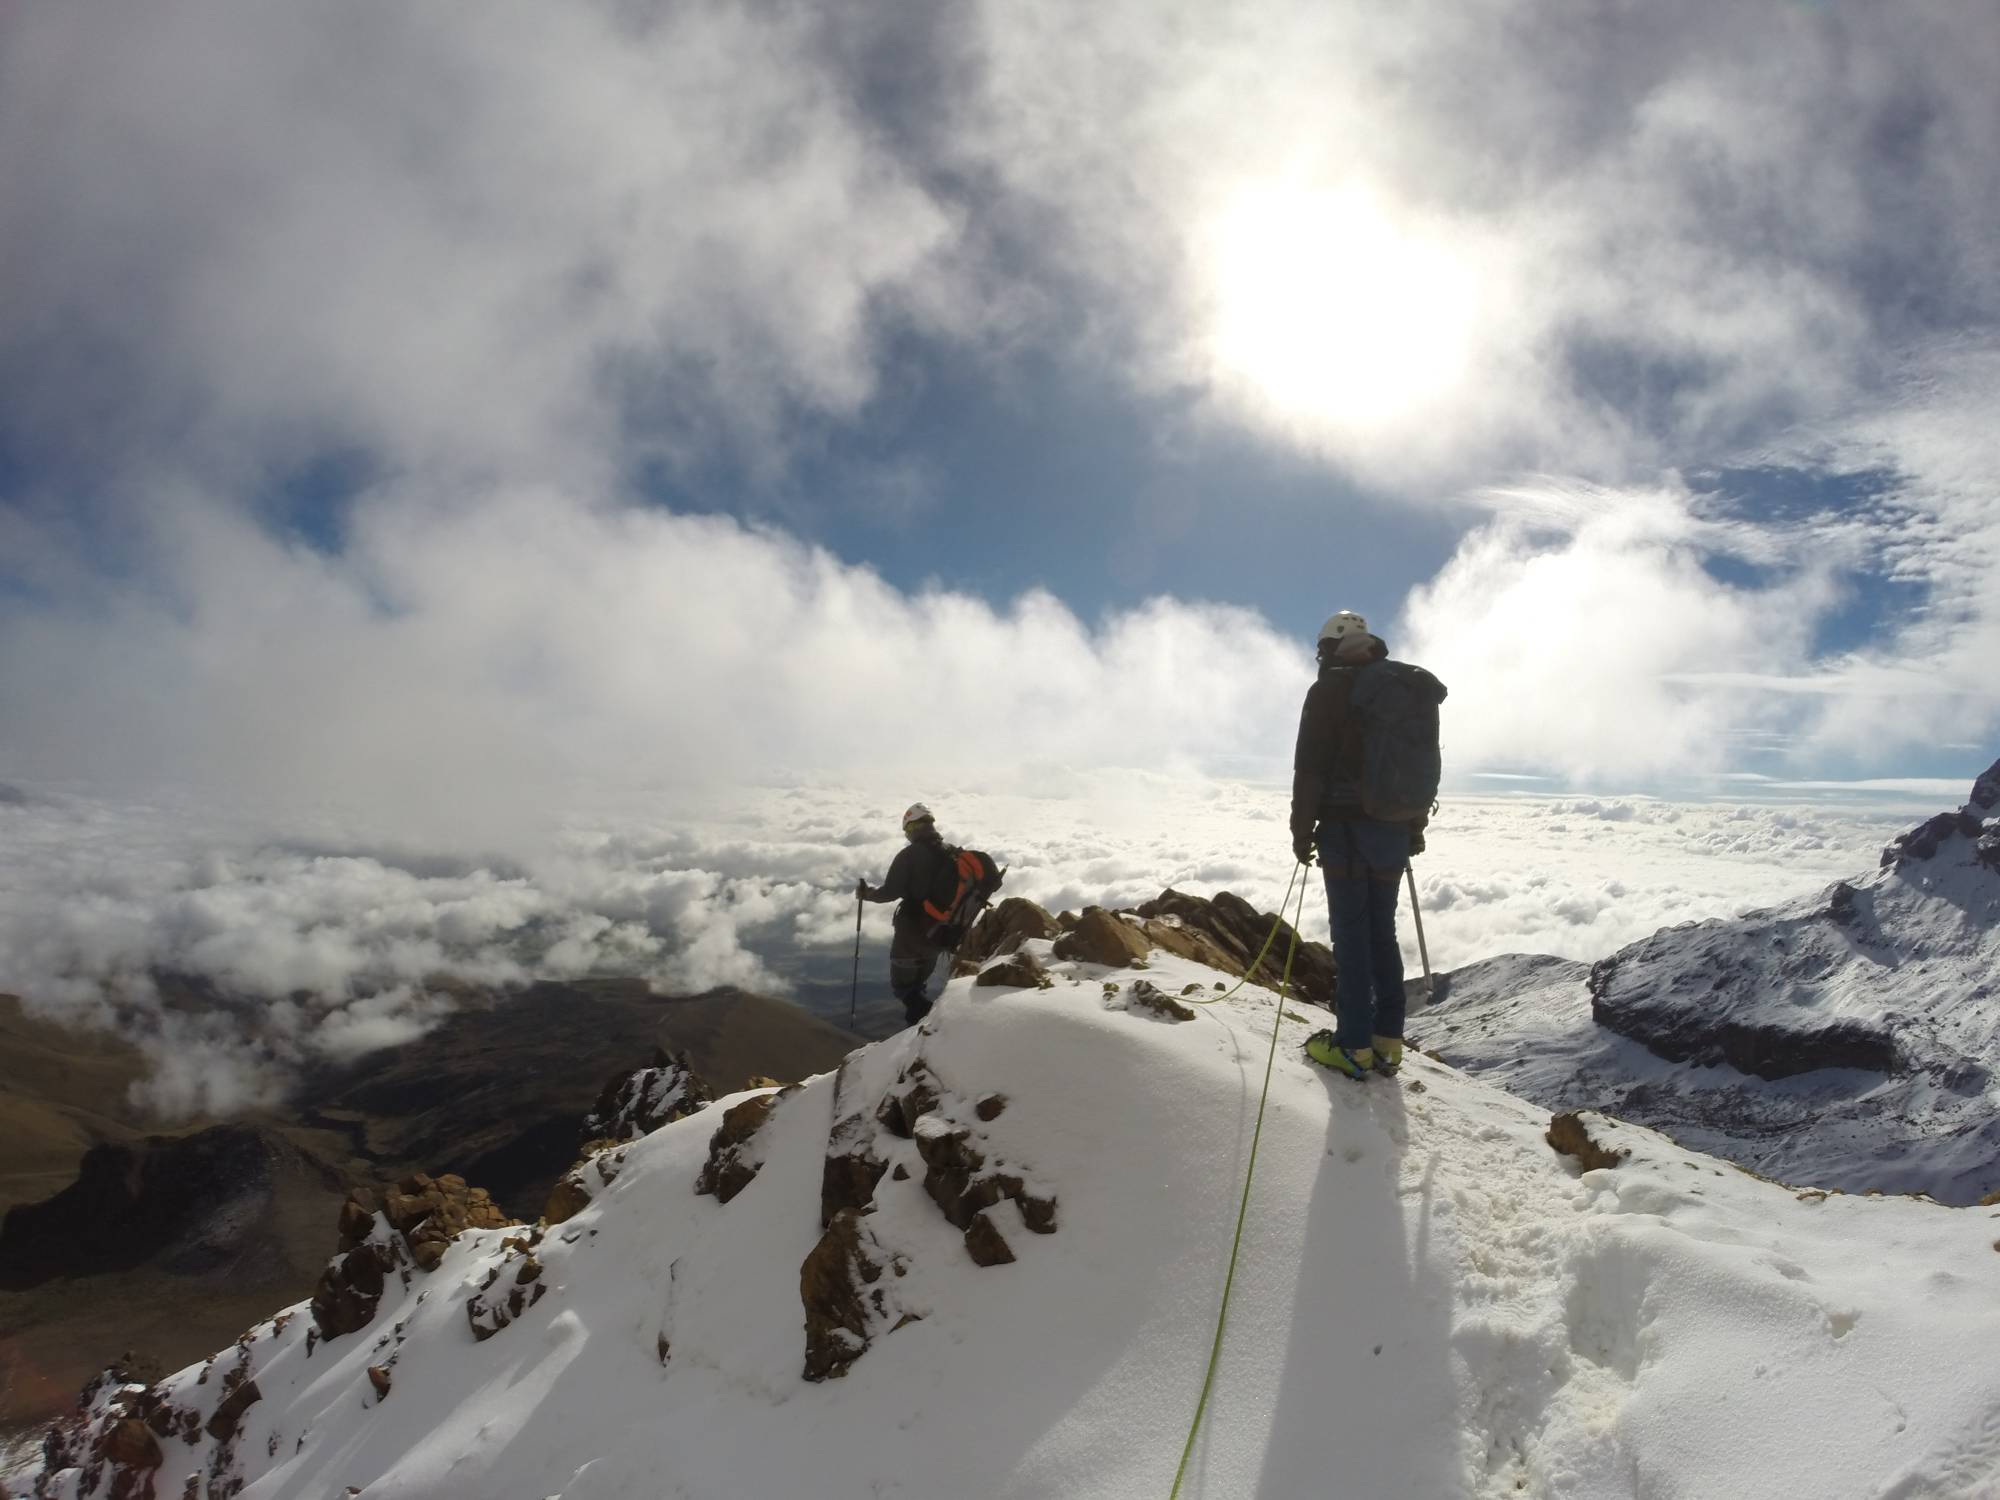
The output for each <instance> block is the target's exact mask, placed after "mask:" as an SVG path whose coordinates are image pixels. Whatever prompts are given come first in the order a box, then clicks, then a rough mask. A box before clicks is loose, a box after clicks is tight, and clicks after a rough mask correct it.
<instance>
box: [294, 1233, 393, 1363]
mask: <svg viewBox="0 0 2000 1500" xmlns="http://www.w3.org/2000/svg"><path fill="white" fill-rule="evenodd" d="M402 1263H403V1260H402V1252H401V1250H400V1248H399V1247H398V1246H397V1245H395V1244H394V1243H393V1242H392V1243H388V1244H380V1243H372V1242H371V1243H369V1244H365V1245H358V1246H356V1247H355V1248H354V1249H352V1250H349V1251H347V1252H346V1253H344V1254H341V1255H336V1256H335V1257H334V1258H333V1259H332V1260H331V1261H330V1262H328V1264H327V1268H326V1270H325V1271H323V1272H321V1273H320V1278H319V1285H318V1286H317V1287H315V1288H314V1289H313V1295H312V1303H311V1308H312V1319H313V1326H314V1327H315V1328H317V1329H318V1330H319V1336H320V1337H321V1338H323V1339H337V1338H340V1337H342V1336H344V1335H346V1334H350V1333H357V1332H359V1331H360V1330H361V1329H363V1328H366V1327H367V1326H368V1325H369V1324H370V1323H372V1322H374V1321H375V1309H376V1308H377V1307H378V1306H379V1305H380V1304H381V1301H382V1288H383V1287H384V1286H386V1285H387V1284H388V1277H389V1274H390V1273H391V1272H393V1271H394V1270H396V1269H397V1267H398V1266H400V1265H401V1264H402Z"/></svg>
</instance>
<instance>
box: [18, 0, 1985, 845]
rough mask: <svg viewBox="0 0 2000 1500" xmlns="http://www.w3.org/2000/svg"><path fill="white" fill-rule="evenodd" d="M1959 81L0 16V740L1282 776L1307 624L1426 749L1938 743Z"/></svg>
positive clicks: (648, 9)
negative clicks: (1392, 702) (1382, 684)
mask: <svg viewBox="0 0 2000 1500" xmlns="http://www.w3.org/2000/svg"><path fill="white" fill-rule="evenodd" d="M718 78H726V79H727V80H729V83H728V87H726V88H718V87H717V86H716V83H715V80H716V79H718ZM1996 83H2000V46H1996V42H1995V40H1994V34H1993V29H1992V28H1991V27H1988V26H1985V25H1983V24H1982V23H1981V18H1979V17H1978V16H1976V15H1972V14H1970V13H1968V12H1966V11H1965V10H1963V9H1962V8H1960V7H1957V6H1955V5H1951V4H1946V3H1942V0H1939V3H1913V4H1908V5H1900V6H1896V7H1881V6H1872V5H1862V4H1855V3H1831V4H1827V5H1821V6H1813V7H1805V6H1787V5H1749V6H1745V5H1740V4H1723V3H1721V0H1714V3H1699V4H1692V5H1688V6H1684V7H1675V8H1673V9H1672V10H1671V11H1668V10H1665V9H1649V10H1638V9H1633V8H1629V7H1615V6H1604V7H1600V8H1597V9H1596V10H1595V11H1594V12H1593V14H1592V16H1591V18H1590V21H1589V24H1579V22H1578V19H1577V17H1576V15H1575V13H1574V11H1573V9H1572V8H1570V7H1568V6H1562V5H1557V4H1554V3H1539V0H1513V3H1509V4H1505V5H1499V6H1492V5H1478V4H1471V3H1467V0H1423V3H1419V4H1410V5H1398V6H1394V7H1384V8H1380V9H1378V10H1375V11H1370V10H1368V9H1366V8H1350V9H1348V10H1342V11H1338V12H1330V11H1328V10H1326V9H1325V8H1322V7H1313V6H1307V5H1303V4H1298V3H1292V0H1252V3H1247V4H1245V5H1244V6H1242V7H1236V8H1232V9H1231V10H1230V12H1229V13H1228V15H1227V16H1226V17H1225V16H1224V14H1223V13H1222V12H1220V11H1218V10H1216V9H1215V8H1214V7H1210V6H1205V5H1197V4H1186V5H1166V6H1161V5H1157V4H1140V3H1137V0H1134V3H1129V4H1128V3H1110V4H1105V5H1102V6H1095V7H1092V8H1091V9H1090V11H1089V12H1088V13H1087V14H1075V13H1062V12H1059V11H1056V10H1044V9H1041V8H1037V7H1032V6H1030V7H1022V6H1017V5H1004V4H998V3H993V4H986V3H979V0H967V3H966V4H964V5H962V6H955V7H951V8H934V7H921V6H889V7H882V6H869V5H861V4H858V3H857V4H851V5H850V4H835V5H832V6H827V7H816V8H812V9H800V8H786V7H769V8H757V9H740V8H728V7H715V6H707V5H702V4H692V3H644V4H640V5H636V6H634V5H616V4H610V3H602V4H599V3H583V4H579V5H576V6H573V7H566V8H565V9H564V10H563V11H562V12H561V13H559V14H555V13H549V12H547V11H544V10H542V9H539V8H537V7H534V6H532V5H528V4H525V3H523V4H503V5H501V6H499V7H497V8H490V7H489V8H477V9H475V8H473V7H470V6H469V5H465V4H444V5H440V6H436V7H431V8H427V9H426V10H425V11H424V12H422V13H420V14H419V13H409V12H405V11H402V10H399V9H397V8H396V7H393V6H389V5H386V4H380V5H378V4H363V5H358V6H352V7H344V8H340V9H337V10H336V9H331V8H318V9H307V10H304V11H299V12H296V13H293V12H287V13H283V14H279V13H274V12H271V11H269V10H268V9H267V8H264V7H261V6H257V5H254V4H252V3H250V0H198V3H195V4H191V5H188V6H185V7H180V8H177V9H176V10H175V11H174V12H172V13H170V14H168V13H158V12H152V11H144V12H141V11H139V10H137V9H135V8H133V7H128V6H119V5H108V6H104V7H80V8H62V9H55V8H44V9H41V10H39V11H35V12H32V13H30V12H27V11H17V12H14V13H10V14H9V16H8V17H7V18H6V19H5V20H4V21H0V194H4V198H5V207H6V210H7V212H6V213H5V216H4V222H5V225H6V228H5V229H4V231H0V234H4V236H5V238H4V241H0V253H4V255H5V259H6V263H7V265H8V266H9V268H10V278H12V280H13V282H14V285H15V287H16V288H17V289H18V290H17V294H16V295H14V296H10V297H9V298H8V299H7V305H6V307H5V308H4V309H3V310H0V391H4V392H5V394H4V395H0V683H4V691H5V693H6V695H7V699H8V702H7V705H6V706H7V708H8V709H9V712H8V713H6V714H5V715H4V716H0V776H6V775H12V776H15V777H18V778H23V779H32V778H33V777H37V776H49V775H52V774H76V775H81V776H86V777H102V778H105V779H107V780H112V781H119V782H125V783H133V784H138V785H145V784H147V783H148V782H150V781H155V780H158V781H177V780H185V779H187V778H190V777H193V778H197V779H199V778H207V779H214V780H218V781H221V782H223V783H224V784H229V785H236V784H239V783H240V784H255V785H257V786H259V787H261V788H262V789H263V791H264V792H265V793H266V794H268V795H270V796H273V797H276V798H279V799H281V800H282V799H311V798H316V797H321V796H330V797H337V798H338V797H346V798H360V799H367V800H379V799H382V798H385V797H387V798H395V797H405V798H409V799H412V800H413V801H414V802H415V803H417V804H419V805H422V806H426V807H428V806H432V805H435V804H437V803H438V802H439V801H441V800H443V801H450V800H451V799H453V798H456V797H459V796H461V795H465V796H466V798H467V801H468V809H467V816H468V818H469V819H470V820H471V821H472V822H473V823H474V824H475V826H476V823H477V816H478V809H479V808H480V807H482V806H486V805H490V803H491V802H492V801H493V800H495V799H500V800H505V799H506V798H507V797H509V796H510V795H511V796H513V797H516V798H518V797H519V796H521V795H522V794H523V793H524V792H525V791H526V790H527V789H532V790H533V795H534V796H535V797H537V798H560V797H565V796H568V795H570V790H569V789H572V788H575V787H577V786H579V785H585V786H591V787H601V786H605V785H607V784H619V783H624V782H634V783H639V782H645V781H646V780H647V779H648V778H653V777H657V776H658V775H659V774H660V773H659V771H658V770H657V766H656V763H655V757H654V756H653V755H651V754H647V755H644V756H640V755H636V754H634V753H633V752H632V751H631V750H630V749H629V748H627V747H631V746H635V745H644V746H648V747H655V746H660V745H667V746H671V747H672V751H673V755H674V765H675V766H676V767H677V771H676V773H675V774H676V775H678V776H680V777H682V778H684V779H685V780H686V781H687V782H689V783H690V784H696V785H708V784H713V785H715V786H717V787H718V788H719V787H724V786H726V785H727V784H729V783H730V782H731V781H733V780H736V781H741V780H753V781H754V780H758V779H760V778H761V779H769V778H771V777H774V776H776V777H787V776H798V775H802V774H824V775H833V776H838V775H842V774H847V773H849V772H852V771H855V770H857V769H860V768H868V769H883V768H885V767H889V766H893V765H895V764H898V763H907V764H909V765H911V766H915V767H927V768H928V767H941V766H946V765H949V766H951V767H952V768H953V769H954V772H955V774H963V775H966V776H969V777H975V778H976V777H978V776H980V775H982V774H985V773H986V772H988V771H993V770H995V769H996V768H997V769H1007V768H1018V767H1020V766H1021V765H1024V764H1030V765H1048V766H1052V767H1084V768H1089V767H1104V766H1121V765H1128V764H1129V765H1133V766H1136V767H1141V768H1145V767H1151V768H1156V769H1157V768H1169V769H1173V770H1176V771H1194V772H1199V771H1201V770H1202V769H1203V768H1216V767H1224V766H1232V767H1242V766H1246V765H1252V764H1268V765H1272V766H1277V767H1279V768H1280V769H1281V768H1282V762H1283V759H1284V756H1285V754H1286V751H1287V749H1288V742H1289V736H1290V731H1291V722H1292V718H1293V715H1294V714H1295V711H1296V710H1295V704H1296V700H1297V695H1298V692H1299V689H1300V687H1301V685H1302V681H1303V674H1304V672H1305V671H1306V670H1308V653H1309V651H1310V639H1311V636H1312V634H1313V631H1314V629H1315V627H1316V625H1317V623H1318V621H1319V620H1320V619H1321V618H1322V617H1323V616H1324V615H1325V614H1326V613H1328V612H1329V611H1330V610H1332V609H1334V608H1340V607H1348V608H1359V609H1361V610H1363V611H1364V612H1365V613H1367V614H1368V615H1369V616H1370V618H1371V619H1373V620H1375V621H1377V622H1378V623H1379V624H1380V625H1381V626H1382V628H1383V630H1384V631H1385V633H1387V634H1390V635H1391V637H1392V640H1393V642H1394V644H1395V646H1396V647H1397V649H1398V650H1399V651H1401V652H1407V653H1408V654H1411V655H1415V656H1419V657H1421V658H1422V659H1423V660H1425V661H1426V662H1427V663H1428V664H1430V665H1432V666H1433V667H1434V668H1435V669H1436V670H1438V671H1439V672H1440V674H1441V675H1442V676H1444V677H1445V679H1446V680H1447V681H1448V682H1449V683H1451V684H1452V685H1453V688H1454V697H1453V699H1452V707H1451V709H1450V716H1449V719H1448V739H1449V743H1450V747H1451V748H1452V751H1453V754H1454V757H1455V763H1456V765H1457V767H1458V769H1459V771H1460V772H1461V773H1462V774H1465V775H1467V776H1470V775H1472V774H1474V773H1475V772H1478V771H1510V772H1520V773H1525V774H1533V775H1538V776H1545V777H1547V778H1549V784H1556V785H1575V786H1587V787H1608V788H1624V789H1641V790H1644V789H1688V788H1696V789H1698V788H1702V787H1718V786H1727V785H1729V784H1730V783H1728V782H1727V780H1726V778H1727V777H1729V776H1730V775H1731V774H1732V773H1739V772H1759V773H1762V774H1767V775H1774V776H1781V777H1801V778H1807V779H1826V778H1843V777H1858V778H1867V777H1885V776H1886V777H1897V776H1951V777H1957V776H1963V775H1969V774H1970V773H1971V772H1973V771H1976V770H1978V769H1979V768H1981V767H1983V766H1984V765H1985V764H1986V763H1987V762H1988V761H1989V760H1990V759H1991V758H1992V756H1991V751H1992V750H1993V749H1994V748H1995V747H1996V746H1995V742H1996V740H2000V736H1996V734H1995V731H1996V729H2000V688H1996V685H1995V682H1994V679H1993V674H1992V671H1991V667H1990V663H1991V661H1992V660H1993V659H1994V648H1995V646H1996V644H2000V583H1996V581H1995V580H1996V575H2000V451H1996V445H1995V439H1994V438H1993V437H1992V436H1991V434H1990V432H1989V431H1988V429H1989V428H1990V427H1991V425H1992V424H1991V422H1990V410H1991V397H1992V395H1993V393H1995V392H1996V391H2000V343H1996V340H1995V337H1994V333H1995V327H1996V322H2000V271H1996V269H1995V267H1994V263H1993V259H1992V256H1991V253H1990V246H1991V245H1992V244H1993V243H1994V242H1995V239H1996V236H2000V122H1996V119H1995V117H1994V114H1993V111H1992V110H1991V107H1990V99H1991V97H1992V92H1993V88H1994V86H1995V84H1996ZM107 101H108V102H107ZM967 723H976V724H978V725H979V726H980V733H979V735H978V736H977V740H976V745H975V746H971V747H969V746H968V744H967V743H966V736H965V735H964V733H963V730H962V728H959V727H957V726H962V725H964V724H967ZM496 746H499V747H501V748H499V749H497V750H496V749H495V747H496ZM975 749H977V750H979V751H980V752H981V753H983V754H985V755H986V756H987V757H988V760H989V761H990V764H988V765H981V764H978V763H976V756H975V754H974V750H975ZM453 764H456V765H458V766H459V767H460V768H461V770H465V771H466V772H467V774H459V775H454V774H452V773H451V772H450V771H449V770H448V769H446V768H447V767H449V766H451V765H453ZM1737 784H1739V785H1740V784H1742V783H1737ZM467 786H472V787H475V788H477V795H476V796H475V795H472V794H471V793H469V792H467V791H466V787H467ZM718 795H721V793H720V792H718Z"/></svg>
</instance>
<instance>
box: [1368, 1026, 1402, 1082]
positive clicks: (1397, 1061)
mask: <svg viewBox="0 0 2000 1500" xmlns="http://www.w3.org/2000/svg"><path fill="white" fill-rule="evenodd" d="M1369 1040H1370V1041H1372V1042H1373V1043H1374V1045H1373V1047H1371V1048H1370V1049H1369V1050H1371V1051H1372V1052H1374V1054H1375V1071H1376V1072H1378V1073H1386V1074H1387V1075H1388V1076H1390V1077H1391V1078H1393V1077H1395V1076H1396V1074H1398V1073H1400V1072H1401V1071H1402V1070H1403V1039H1402V1038H1401V1037H1399V1036H1378V1037H1371V1038H1370V1039H1369Z"/></svg>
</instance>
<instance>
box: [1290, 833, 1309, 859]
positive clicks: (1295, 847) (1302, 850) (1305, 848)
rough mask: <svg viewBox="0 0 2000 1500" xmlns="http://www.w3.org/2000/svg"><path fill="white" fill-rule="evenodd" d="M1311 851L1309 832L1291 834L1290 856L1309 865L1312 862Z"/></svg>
mask: <svg viewBox="0 0 2000 1500" xmlns="http://www.w3.org/2000/svg"><path fill="white" fill-rule="evenodd" d="M1313 853H1314V850H1313V841H1312V835H1311V834H1309V833H1295V834H1293V835H1292V858H1294V859H1296V860H1297V861H1298V862H1299V863H1300V864H1302V865H1309V864H1311V863H1312V862H1313Z"/></svg>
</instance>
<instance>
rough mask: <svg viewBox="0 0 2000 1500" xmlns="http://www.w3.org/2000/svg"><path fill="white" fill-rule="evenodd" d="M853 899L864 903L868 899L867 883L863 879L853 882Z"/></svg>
mask: <svg viewBox="0 0 2000 1500" xmlns="http://www.w3.org/2000/svg"><path fill="white" fill-rule="evenodd" d="M854 899H855V900H856V901H866V900H867V899H868V882H867V881H866V880H865V879H864V880H857V881H855V882H854Z"/></svg>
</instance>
